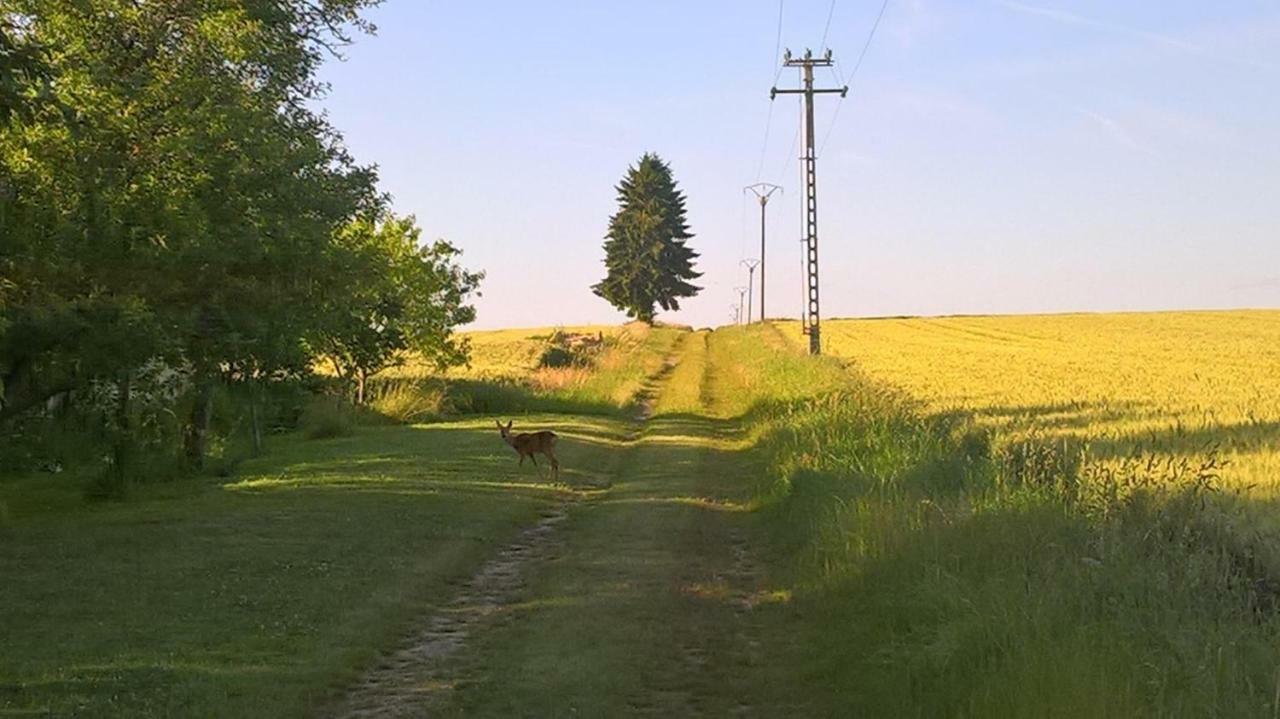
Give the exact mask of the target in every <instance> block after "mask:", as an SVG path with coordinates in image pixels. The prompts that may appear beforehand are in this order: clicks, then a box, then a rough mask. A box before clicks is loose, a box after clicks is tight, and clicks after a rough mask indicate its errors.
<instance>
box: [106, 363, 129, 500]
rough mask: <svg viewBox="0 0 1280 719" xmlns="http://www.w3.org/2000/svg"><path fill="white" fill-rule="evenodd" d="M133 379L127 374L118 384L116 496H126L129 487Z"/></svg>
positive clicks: (113, 476)
mask: <svg viewBox="0 0 1280 719" xmlns="http://www.w3.org/2000/svg"><path fill="white" fill-rule="evenodd" d="M132 379H133V376H132V373H130V372H125V373H123V374H121V375H120V379H119V380H117V382H116V389H117V395H118V396H117V397H116V432H115V435H116V436H115V439H114V441H113V442H112V447H111V460H112V462H111V492H112V493H113V494H115V495H116V496H124V494H125V493H126V491H127V490H128V487H129V450H130V446H131V442H132V441H133V438H132V437H131V436H130V430H131V429H132V427H131V426H130V422H129V402H130V400H131V399H132V394H133V382H132Z"/></svg>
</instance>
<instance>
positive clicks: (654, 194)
mask: <svg viewBox="0 0 1280 719" xmlns="http://www.w3.org/2000/svg"><path fill="white" fill-rule="evenodd" d="M617 191H618V205H619V208H618V212H617V213H616V214H614V215H613V216H612V217H610V218H609V232H608V234H607V235H606V236H605V237H606V239H605V243H604V250H605V261H604V262H605V268H606V269H607V271H608V272H607V274H606V276H605V278H604V279H603V280H602V281H601V282H599V283H598V284H596V285H593V286H592V288H591V289H592V290H593V291H594V292H595V293H596V294H597V295H599V296H600V297H603V298H604V299H606V300H608V301H609V302H610V304H612V305H613V306H614V307H617V308H618V309H620V310H623V311H625V312H626V313H627V316H628V317H634V318H636V319H639V320H641V321H643V322H649V323H652V322H653V318H654V313H655V311H656V310H655V307H654V306H655V305H657V306H660V307H662V309H664V310H678V309H680V298H683V297H693V296H695V295H697V294H698V292H699V291H700V289H701V288H699V287H697V286H695V285H693V284H692V283H691V280H695V279H697V278H699V277H701V276H702V273H701V272H697V271H696V270H694V269H693V261H694V260H695V259H696V258H697V257H698V253H697V252H694V251H693V250H692V249H690V248H689V247H688V246H687V245H686V244H685V242H686V241H687V240H689V239H690V238H692V237H693V235H692V234H691V233H690V232H689V225H688V224H687V223H686V221H685V208H684V203H685V197H684V193H683V192H681V191H680V190H679V189H678V188H677V187H676V182H675V180H674V179H672V177H671V168H670V167H669V166H668V165H667V163H666V162H664V161H663V160H662V158H660V157H658V156H657V155H655V154H653V153H645V154H644V155H643V156H642V157H641V158H640V161H639V162H637V163H636V164H635V165H634V166H632V167H630V168H628V169H627V174H626V176H625V177H623V178H622V182H620V183H619V184H618V187H617Z"/></svg>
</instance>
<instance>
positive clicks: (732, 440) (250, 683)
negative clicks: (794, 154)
mask: <svg viewBox="0 0 1280 719" xmlns="http://www.w3.org/2000/svg"><path fill="white" fill-rule="evenodd" d="M1208 317H1211V316H1206V318H1205V319H1204V320H1203V322H1204V324H1203V325H1202V326H1201V330H1200V331H1202V332H1212V331H1214V329H1213V327H1214V326H1213V324H1212V322H1210V321H1209V320H1208V319H1207V318H1208ZM1014 321H1015V320H1010V322H1014ZM1197 321H1201V320H1197ZM921 322H923V321H921ZM1182 322H1183V320H1182V319H1176V320H1175V319H1167V320H1166V319H1163V318H1162V316H1151V318H1150V323H1149V324H1150V326H1151V327H1155V328H1157V329H1160V330H1161V331H1172V329H1171V328H1172V327H1173V326H1177V327H1182V324H1180V323H1182ZM832 326H833V327H837V328H839V327H840V325H839V323H833V325H832ZM1249 326H1251V325H1248V323H1245V324H1244V325H1241V324H1239V323H1236V322H1235V321H1232V322H1224V323H1223V324H1222V325H1221V326H1220V327H1219V328H1218V330H1217V331H1218V332H1220V333H1221V336H1220V337H1218V338H1217V341H1212V342H1210V344H1212V345H1213V346H1216V347H1218V348H1219V352H1220V354H1219V355H1218V358H1217V360H1216V362H1218V363H1223V364H1228V365H1232V366H1242V367H1243V366H1248V364H1249V361H1250V360H1249V356H1246V355H1245V354H1242V352H1243V351H1244V349H1246V348H1247V347H1249V346H1250V345H1249V344H1248V342H1247V340H1248V338H1249V337H1251V336H1252V335H1251V330H1249V329H1248V327H1249ZM792 329H793V328H792V327H790V326H788V325H786V324H781V325H779V326H755V327H751V328H726V329H720V330H716V331H714V332H708V331H701V332H692V331H686V330H677V329H673V328H665V329H660V330H654V331H653V332H651V333H648V334H645V335H644V336H642V337H635V336H633V338H632V339H631V340H629V341H628V342H627V343H625V344H624V343H619V344H617V345H615V346H614V347H613V349H611V350H610V352H611V355H610V356H607V357H606V358H605V359H603V360H602V361H600V362H599V363H597V365H596V366H595V367H594V368H591V369H588V370H585V371H580V372H578V373H577V375H576V376H575V377H574V378H573V379H572V380H571V381H566V382H565V383H563V384H561V385H559V386H555V385H554V384H551V383H545V384H538V383H535V381H534V380H530V379H528V378H529V377H530V376H531V375H532V374H536V373H537V371H538V370H537V369H536V368H534V367H531V366H530V365H529V362H530V361H531V359H532V358H533V357H534V356H535V355H534V353H533V352H532V351H531V350H529V348H528V346H526V347H525V348H524V349H519V346H518V345H520V343H527V342H528V341H529V340H528V338H529V337H531V336H533V337H536V336H537V333H536V332H532V333H529V332H525V333H517V332H514V331H512V332H508V333H506V336H505V338H504V337H502V336H499V335H494V336H493V337H491V338H489V339H490V340H492V341H490V342H487V343H485V342H480V341H476V342H475V346H476V349H477V361H476V362H475V363H473V369H472V370H470V371H471V372H473V373H476V374H474V375H473V376H470V377H460V378H458V379H465V380H467V381H468V382H471V383H474V384H462V385H460V386H461V387H462V388H470V389H475V390H476V392H477V393H478V395H477V396H479V397H482V398H484V399H485V401H488V402H490V406H489V409H490V411H491V412H492V414H484V413H483V412H482V413H480V414H478V415H476V416H463V417H461V418H453V419H447V420H444V421H439V422H433V423H429V424H414V425H408V426H378V427H361V428H359V429H357V431H356V432H355V433H354V434H353V435H351V436H346V437H339V438H335V439H326V440H306V439H303V438H302V437H301V436H295V435H287V436H283V437H278V438H275V439H274V440H273V441H272V443H271V444H270V446H269V447H268V452H267V454H266V455H265V456H263V457H261V458H258V459H254V460H251V461H249V462H246V463H245V464H243V465H241V466H240V467H239V468H238V471H237V473H236V474H235V475H234V476H231V477H228V478H223V479H207V478H206V479H190V480H183V481H178V482H173V483H168V484H158V485H151V486H146V487H143V488H141V489H140V490H139V491H138V493H137V494H136V496H134V497H133V498H131V499H130V500H129V501H127V502H120V503H86V502H85V501H84V500H83V499H82V494H81V490H82V488H81V487H79V486H76V485H75V484H74V483H73V482H70V481H64V480H61V479H60V477H58V476H50V475H42V476H27V477H13V478H4V479H0V502H2V503H3V506H5V507H7V517H5V518H4V520H3V524H0V577H4V582H3V583H2V584H0V637H3V638H4V651H3V652H0V716H3V715H6V714H14V715H27V714H31V715H45V714H49V715H55V716H61V715H76V716H175V715H180V716H263V717H287V716H316V715H320V716H324V715H331V714H339V715H341V714H342V710H341V708H342V707H343V706H344V704H343V701H344V697H345V696H347V694H348V692H349V691H350V689H351V687H352V686H353V685H354V684H356V683H357V682H358V681H360V678H361V677H362V676H364V675H365V673H366V672H367V671H369V670H370V668H372V667H376V666H378V665H379V664H380V662H382V661H383V660H381V659H380V657H385V656H387V655H388V653H390V652H393V651H395V650H396V649H397V647H403V646H404V645H405V642H406V641H409V639H407V638H408V637H412V636H413V627H415V626H419V625H420V624H421V623H422V622H423V620H424V618H430V617H433V616H442V615H449V614H451V613H452V614H457V613H460V612H464V613H465V612H467V611H471V609H469V607H472V605H471V604H468V603H467V601H466V600H467V598H466V597H465V596H464V597H463V598H462V599H461V600H460V599H459V596H460V595H465V594H466V593H467V592H468V591H471V590H469V589H468V587H470V586H473V585H472V584H469V582H470V581H472V578H474V577H476V576H478V575H482V574H484V572H485V571H487V570H486V569H485V568H486V567H490V566H492V565H491V562H492V560H493V558H494V557H495V556H499V555H502V554H503V552H504V549H503V548H504V547H509V546H510V545H511V543H512V542H513V541H519V539H518V538H519V537H523V536H527V534H528V532H530V531H531V528H535V527H538V526H540V522H542V521H544V520H545V517H547V516H549V513H553V512H557V511H563V512H565V515H564V517H565V518H564V520H563V521H562V522H560V523H559V524H557V525H555V528H554V532H553V533H552V534H551V535H549V536H550V538H549V539H548V540H547V541H546V543H545V545H542V548H541V549H539V550H538V551H537V553H535V556H530V557H529V558H528V559H527V560H521V561H520V562H517V564H518V565H519V567H520V575H519V578H518V580H513V581H512V587H514V589H513V592H514V594H513V596H512V597H510V598H507V599H504V600H503V601H502V602H500V603H499V604H498V605H496V606H495V607H490V608H488V609H485V610H484V611H483V612H481V614H480V615H479V616H476V617H473V618H471V619H468V620H467V621H468V622H469V623H468V624H467V626H468V627H469V629H468V631H467V632H466V636H465V637H463V638H462V639H461V640H460V643H459V644H458V646H457V648H456V651H452V652H451V653H449V654H448V656H447V657H444V658H432V657H430V656H428V657H425V658H422V659H421V662H422V663H423V664H424V666H425V667H426V670H429V671H426V670H424V673H422V674H421V676H426V677H429V678H430V679H429V681H427V680H423V682H422V683H421V686H419V687H418V688H417V689H416V690H415V691H414V692H411V693H410V696H411V697H412V700H413V701H414V702H417V704H414V705H413V706H414V707H415V708H416V711H418V712H419V713H431V714H433V715H444V716H458V715H466V716H493V717H499V716H552V715H555V716H572V715H578V716H690V715H708V716H724V715H730V714H733V715H745V716H763V717H775V716H796V717H802V716H804V717H807V716H884V717H898V716H967V717H1005V716H1099V717H1107V716H1114V717H1130V716H1188V717H1190V716H1272V715H1274V713H1275V712H1276V711H1278V710H1280V702H1278V701H1277V699H1276V697H1277V688H1278V687H1280V674H1277V668H1278V667H1280V619H1277V615H1276V611H1277V608H1278V607H1280V592H1277V591H1275V590H1274V589H1273V587H1277V586H1280V577H1274V576H1272V575H1270V574H1269V573H1268V571H1269V570H1268V568H1267V565H1266V563H1265V562H1261V561H1258V560H1257V557H1256V555H1255V553H1253V552H1254V550H1255V549H1257V548H1259V547H1261V546H1263V545H1262V544H1260V543H1265V542H1269V541H1270V540H1269V539H1268V538H1267V537H1266V536H1264V535H1260V534H1258V533H1257V532H1245V529H1243V528H1248V527H1253V526H1256V525H1253V524H1250V523H1249V522H1245V521H1243V520H1242V519H1241V513H1240V512H1238V511H1237V509H1238V508H1237V506H1236V505H1234V504H1232V503H1229V502H1223V501H1219V500H1220V497H1221V493H1218V492H1214V491H1212V488H1213V485H1215V484H1216V483H1219V480H1218V479H1216V478H1206V477H1205V476H1204V472H1202V471H1201V470H1202V468H1201V467H1200V466H1199V465H1196V464H1195V463H1194V462H1192V463H1190V464H1188V465H1187V466H1186V467H1184V466H1183V465H1181V464H1178V463H1177V462H1167V461H1164V460H1163V459H1159V460H1152V459H1151V458H1152V457H1155V455H1154V454H1152V452H1154V451H1156V450H1158V449H1159V448H1158V447H1146V448H1145V449H1144V451H1146V452H1147V453H1148V455H1149V456H1147V457H1146V459H1145V460H1144V461H1143V462H1141V463H1138V464H1125V463H1123V462H1121V463H1116V462H1112V461H1110V460H1111V459H1112V458H1108V460H1107V461H1104V462H1101V463H1097V462H1091V460H1090V458H1089V457H1085V458H1083V459H1080V458H1079V457H1077V456H1076V455H1073V454H1070V453H1068V452H1066V451H1065V450H1064V449H1063V448H1062V443H1061V441H1060V440H1061V437H1058V436H1040V435H1038V434H1037V433H1035V432H1026V431H1024V430H1025V429H1026V427H1025V423H1019V422H1012V423H1004V424H1002V423H1000V422H993V421H992V419H991V417H992V416H993V415H995V414H996V413H992V412H985V413H984V412H983V411H981V408H984V407H995V406H1001V405H1000V403H999V402H998V401H996V400H994V399H991V400H984V402H985V404H983V405H981V407H979V408H977V409H975V410H973V411H958V410H960V409H964V407H958V406H957V404H958V403H957V402H939V401H938V400H937V399H936V398H935V397H933V396H930V395H925V394H924V393H922V392H920V391H919V390H918V388H917V387H916V386H913V385H911V383H910V381H909V380H910V377H908V376H905V375H903V374H899V375H895V376H892V377H890V376H887V375H886V373H887V372H891V371H895V370H902V368H903V367H911V366H917V367H920V368H921V369H919V370H917V372H919V373H925V374H927V375H928V377H927V378H926V379H924V380H921V381H922V382H928V383H931V384H930V385H929V386H938V385H937V382H939V381H941V379H942V378H946V377H959V378H965V377H968V375H967V374H966V372H965V371H964V370H963V368H962V367H959V365H961V364H963V362H964V361H965V356H964V355H963V353H958V352H956V351H955V349H954V347H952V348H951V351H950V354H949V355H948V356H947V357H946V358H945V360H944V359H939V360H938V362H937V363H930V362H927V361H926V360H925V359H923V358H925V357H927V354H928V353H929V352H931V351H933V350H930V349H927V346H926V345H925V344H923V343H922V345H921V346H920V347H917V348H914V349H913V350H912V353H911V354H910V355H909V361H908V360H904V361H903V363H902V364H901V365H900V364H899V363H896V362H894V361H892V359H891V358H890V357H888V355H886V357H885V358H884V359H883V360H881V361H880V363H879V364H877V362H876V361H872V360H864V359H863V358H862V357H861V356H859V355H857V354H856V353H855V352H851V351H847V350H846V351H841V352H838V353H837V354H843V355H844V357H843V358H841V357H828V358H819V359H814V358H809V357H807V356H804V355H803V354H801V353H800V352H799V351H798V350H797V349H796V347H795V342H794V337H792V336H791V334H790V333H791V331H792ZM860 331H861V328H860V327H858V326H853V327H852V328H851V329H850V330H849V332H851V333H852V332H860ZM985 331H987V332H988V333H991V332H994V333H997V334H999V333H1000V332H1003V331H1006V330H1005V329H1003V328H1002V327H1001V326H1000V322H999V321H998V320H994V319H993V320H991V326H990V327H987V328H986V329H985ZM1007 331H1010V332H1011V331H1012V330H1011V329H1009V330H1007ZM1129 331H1130V332H1131V331H1133V330H1129ZM1179 331H1182V330H1179ZM1124 334H1125V333H1121V334H1120V335H1119V336H1117V337H1113V338H1112V339H1110V340H1108V342H1109V343H1110V344H1111V345H1113V346H1114V345H1115V344H1116V343H1117V342H1119V341H1121V338H1122V337H1123V336H1124ZM838 335H839V331H837V336H838ZM1151 341H1153V342H1154V341H1155V340H1151ZM1207 341H1208V340H1207ZM868 343H869V340H865V339H860V340H859V343H858V346H864V345H866V344H868ZM984 343H985V341H979V342H977V345H976V347H975V351H976V350H977V349H980V348H981V347H983V346H985V344H984ZM846 346H847V345H846ZM1177 346H1179V345H1177V344H1170V345H1169V346H1168V347H1167V350H1168V353H1167V354H1168V356H1170V357H1176V356H1178V353H1177V352H1176V348H1177ZM486 347H488V349H485V348H486ZM1001 347H1003V345H1001ZM1232 347H1236V348H1238V349H1237V351H1236V352H1235V353H1233V351H1232V350H1231V349H1230V348H1232ZM485 352H491V353H492V354H490V355H485V354H484V353H485ZM1015 354H1016V352H1015ZM1048 356H1056V355H1055V354H1054V353H1053V352H1049V353H1048ZM1197 356H1199V355H1197ZM1085 357H1086V358H1087V353H1086V355H1085ZM514 358H518V359H514ZM849 359H853V360H854V362H853V363H852V364H851V363H850V362H849ZM1002 361H1003V360H1002ZM1082 361H1084V360H1083V359H1080V360H1075V361H1072V362H1064V363H1063V365H1062V366H1063V367H1064V368H1073V367H1074V368H1076V369H1075V370H1069V369H1060V370H1057V371H1059V372H1070V371H1079V372H1086V373H1087V372H1088V369H1087V368H1082V367H1080V364H1079V362H1082ZM909 362H915V363H917V364H915V365H912V364H909ZM486 363H487V364H486ZM504 363H506V364H504ZM503 367H507V369H505V370H503V369H502V368H503ZM953 367H955V369H949V368H953ZM482 368H484V369H482ZM943 370H946V371H943ZM1206 371H1207V372H1208V371H1209V370H1208V369H1206ZM504 373H505V375H504ZM504 377H505V378H504ZM409 379H417V377H415V376H410V377H409ZM1052 382H1053V381H1052V380H1050V381H1049V384H1050V385H1052ZM484 383H491V384H492V385H494V386H498V387H501V388H504V389H503V391H505V392H507V393H506V394H502V393H501V392H500V391H499V390H495V389H493V388H492V387H485V386H484ZM1157 384H1158V383H1157ZM1125 386H1126V387H1128V388H1130V389H1132V386H1131V383H1126V384H1125ZM1210 386H1212V385H1210ZM512 387H514V388H516V389H515V390H512V389H511V388H512ZM1001 389H1002V390H1004V389H1005V387H1004V385H1002V387H1001ZM517 390H518V391H517ZM966 391H968V390H963V391H961V392H960V393H959V394H956V395H955V396H956V397H959V396H962V395H963V394H964V392H966ZM1135 391H1136V390H1135ZM486 393H487V394H486ZM966 396H967V395H966ZM1051 399H1053V398H1052V397H1050V398H1048V399H1046V400H1045V402H1049V401H1050V400H1051ZM1123 399H1124V400H1125V401H1128V399H1129V398H1127V397H1126V398H1123ZM1028 401H1029V400H1028ZM1150 401H1151V402H1152V403H1153V406H1159V405H1158V402H1160V401H1163V400H1161V399H1160V398H1159V397H1156V396H1154V394H1153V396H1152V397H1151V400H1150ZM1088 402H1089V403H1090V404H1089V406H1093V405H1094V404H1101V403H1104V402H1105V398H1099V397H1096V396H1091V397H1090V398H1088ZM1119 403H1120V400H1117V401H1116V403H1115V404H1114V406H1117V407H1118V406H1121V405H1120V404H1119ZM539 406H541V409H531V408H532V407H539ZM1269 406H1270V405H1267V404H1265V403H1264V404H1263V405H1261V406H1260V407H1259V410H1258V411H1259V412H1261V411H1269V410H1267V407H1269ZM526 410H529V411H528V413H526ZM553 410H559V411H553ZM470 411H473V412H475V411H479V410H478V409H477V408H476V407H475V406H472V407H471V408H470ZM1063 411H1065V412H1070V411H1072V410H1063ZM494 416H501V417H503V418H513V419H514V420H515V423H516V429H517V430H521V429H535V428H536V429H542V428H552V429H555V430H556V431H557V432H558V433H560V434H561V435H562V437H563V439H562V440H561V449H560V451H559V455H560V457H561V461H562V463H563V465H564V474H563V476H562V481H561V483H559V484H551V483H549V482H547V481H544V480H542V479H541V478H540V477H539V474H538V473H537V471H536V470H535V469H534V468H533V467H531V466H529V465H528V464H527V463H526V465H525V466H524V467H523V468H517V467H516V461H515V457H514V456H513V454H512V453H511V452H510V450H509V449H508V448H507V447H506V446H505V445H503V444H502V443H501V442H500V441H499V439H498V434H497V432H496V429H495V428H494V427H493V418H494ZM1000 417H1003V415H1000ZM1016 417H1021V415H1017V416H1016ZM1016 417H1015V418H1016ZM997 419H999V417H997ZM1059 426H1062V427H1074V426H1076V425H1073V424H1071V423H1070V422H1064V423H1063V424H1062V425H1059ZM1144 426H1145V425H1144ZM1267 437H1269V439H1268V438H1264V440H1265V441H1271V442H1274V439H1275V438H1274V435H1268V436H1267ZM1260 441H1263V440H1260ZM1171 456H1172V455H1171ZM1210 472H1211V473H1212V470H1210ZM1220 481H1221V482H1228V481H1231V480H1230V479H1229V477H1227V476H1226V475H1224V478H1223V479H1222V480H1220ZM1247 500H1248V498H1247V497H1246V498H1244V499H1242V500H1241V501H1247ZM1258 501H1261V500H1258ZM1246 516H1247V515H1246ZM1245 534H1247V535H1248V536H1245ZM460 602H461V603H460ZM472 608H474V607H472ZM373 695H374V697H375V698H376V696H377V693H376V691H375V692H374V694H373Z"/></svg>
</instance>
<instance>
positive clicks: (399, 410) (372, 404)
mask: <svg viewBox="0 0 1280 719" xmlns="http://www.w3.org/2000/svg"><path fill="white" fill-rule="evenodd" d="M367 400H368V407H369V409H371V410H373V411H374V412H376V413H378V414H379V415H381V416H383V417H386V418H387V419H389V420H391V421H392V422H395V423H397V424H415V423H419V422H430V421H432V420H437V419H440V418H441V417H443V416H445V415H447V414H451V413H452V406H451V404H450V401H449V394H448V388H447V387H446V386H445V384H444V383H443V382H441V381H439V380H433V379H400V378H397V379H389V380H383V381H380V382H377V383H376V384H374V385H372V386H371V387H370V388H369V395H368V397H367Z"/></svg>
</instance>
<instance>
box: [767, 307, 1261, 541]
mask: <svg viewBox="0 0 1280 719" xmlns="http://www.w3.org/2000/svg"><path fill="white" fill-rule="evenodd" d="M779 326H780V328H781V329H782V330H783V331H784V333H786V335H787V336H788V337H789V338H791V339H793V340H795V341H796V342H797V343H798V342H799V341H800V339H801V336H800V332H799V324H798V323H795V322H785V323H780V325H779ZM823 339H824V348H825V351H826V352H827V353H828V354H832V355H836V356H839V357H843V358H848V359H852V360H854V361H855V362H856V364H857V365H858V366H860V367H861V369H862V370H864V371H865V372H866V373H867V374H869V375H870V376H871V377H873V378H875V379H879V380H882V381H887V382H889V383H891V384H894V385H897V386H899V387H901V388H902V389H904V390H906V391H907V392H908V393H910V394H912V395H913V396H915V397H917V398H919V399H920V400H922V401H923V402H924V403H925V404H926V406H927V407H928V408H929V409H930V410H932V411H952V410H959V411H963V412H966V413H970V414H972V415H973V416H974V417H975V418H976V419H977V421H978V422H980V423H982V424H984V425H986V426H989V427H992V428H994V429H996V430H997V432H998V433H999V434H1000V435H1001V436H1002V437H1005V438H1011V437H1019V436H1025V435H1029V434H1035V435H1038V436H1045V437H1075V438H1080V439H1085V440H1088V441H1089V452H1090V454H1091V455H1092V456H1094V457H1096V458H1099V459H1108V458H1112V457H1118V456H1124V455H1126V454H1130V453H1133V452H1135V451H1144V452H1145V451H1152V452H1157V453H1180V454H1198V453H1200V452H1203V451H1205V450H1206V448H1208V447H1210V446H1217V447H1219V448H1220V450H1221V452H1222V455H1223V456H1224V457H1225V458H1226V459H1228V460H1229V462H1230V464H1229V465H1228V466H1227V467H1226V469H1225V471H1224V473H1223V476H1224V479H1226V480H1227V481H1229V482H1230V483H1232V484H1233V485H1235V486H1236V487H1249V488H1250V490H1249V491H1250V493H1251V494H1253V496H1254V497H1256V498H1259V499H1262V498H1273V497H1277V496H1280V311H1274V310H1258V311H1233V312H1161V313H1127V314H1098V315H1087V314H1080V315H1039V316H1000V317H947V318H910V319H870V320H834V321H828V322H824V323H823ZM1278 521H1280V520H1278Z"/></svg>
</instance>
